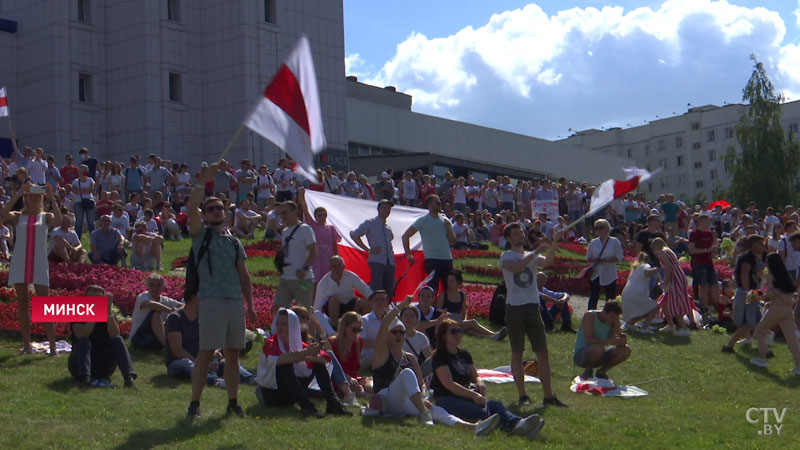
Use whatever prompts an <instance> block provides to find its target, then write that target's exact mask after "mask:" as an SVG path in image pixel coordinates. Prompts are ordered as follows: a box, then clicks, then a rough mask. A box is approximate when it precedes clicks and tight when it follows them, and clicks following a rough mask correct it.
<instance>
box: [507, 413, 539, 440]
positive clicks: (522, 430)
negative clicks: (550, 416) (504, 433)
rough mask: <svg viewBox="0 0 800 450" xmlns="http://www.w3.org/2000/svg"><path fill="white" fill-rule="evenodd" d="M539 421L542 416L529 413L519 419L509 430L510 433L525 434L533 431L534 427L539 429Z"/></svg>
mask: <svg viewBox="0 0 800 450" xmlns="http://www.w3.org/2000/svg"><path fill="white" fill-rule="evenodd" d="M541 422H542V418H541V417H539V415H538V414H533V415H530V416H528V417H526V418H524V419H520V420H519V422H517V424H516V425H515V426H514V428H513V429H512V430H511V433H512V434H516V435H517V436H527V435H528V433H530V432H531V431H534V430H535V429H536V428H539V429H541V427H539V424H540V423H541Z"/></svg>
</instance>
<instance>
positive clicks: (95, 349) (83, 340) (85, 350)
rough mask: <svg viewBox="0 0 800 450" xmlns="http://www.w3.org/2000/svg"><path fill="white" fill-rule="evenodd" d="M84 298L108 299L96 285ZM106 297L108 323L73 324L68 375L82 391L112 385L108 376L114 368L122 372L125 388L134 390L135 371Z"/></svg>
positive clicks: (109, 300) (109, 298)
mask: <svg viewBox="0 0 800 450" xmlns="http://www.w3.org/2000/svg"><path fill="white" fill-rule="evenodd" d="M86 295H87V296H91V297H107V296H108V295H107V294H106V291H105V289H103V288H102V287H100V286H97V285H91V286H89V287H88V288H86ZM111 306H112V302H111V297H108V321H106V322H73V323H72V324H71V325H70V331H71V332H72V352H70V354H69V360H68V361H67V365H68V368H69V373H70V375H72V377H73V378H75V379H76V380H78V382H80V383H81V385H82V386H83V387H85V388H88V387H108V386H111V381H110V380H109V378H111V375H112V374H113V373H114V370H116V368H117V367H119V370H120V372H122V378H123V379H124V380H125V387H133V386H134V380H136V369H135V368H134V367H133V359H131V355H130V353H128V347H126V346H125V341H124V340H123V339H122V336H120V335H119V324H118V323H117V319H116V317H115V315H114V313H113V309H112V307H111Z"/></svg>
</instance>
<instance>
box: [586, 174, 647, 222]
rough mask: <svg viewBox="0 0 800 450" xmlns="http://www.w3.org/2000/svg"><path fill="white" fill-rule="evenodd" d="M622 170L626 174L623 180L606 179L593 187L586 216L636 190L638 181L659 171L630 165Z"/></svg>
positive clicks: (644, 179)
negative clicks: (595, 187)
mask: <svg viewBox="0 0 800 450" xmlns="http://www.w3.org/2000/svg"><path fill="white" fill-rule="evenodd" d="M622 170H623V171H624V172H625V175H626V177H625V180H622V181H620V180H614V179H611V180H606V181H604V182H602V183H600V186H597V189H595V190H594V193H593V194H592V201H591V203H590V204H589V212H587V213H586V215H587V216H591V215H593V214H595V213H596V212H598V211H600V210H601V209H603V207H605V206H606V205H608V204H609V203H611V202H612V201H614V200H615V199H618V198H620V197H622V196H623V195H625V194H627V193H628V192H632V191H634V190H636V188H637V187H639V184H640V183H642V182H644V181H646V180H648V179H649V178H650V177H652V176H653V175H655V174H657V173H658V172H659V171H660V169H659V170H656V171H655V172H652V173H651V172H649V171H647V170H645V169H640V168H638V167H630V168H626V169H622Z"/></svg>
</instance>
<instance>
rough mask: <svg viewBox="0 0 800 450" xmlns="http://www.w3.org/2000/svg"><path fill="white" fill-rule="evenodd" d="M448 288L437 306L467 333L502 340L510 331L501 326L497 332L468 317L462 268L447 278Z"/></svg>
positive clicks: (440, 297)
mask: <svg viewBox="0 0 800 450" xmlns="http://www.w3.org/2000/svg"><path fill="white" fill-rule="evenodd" d="M445 280H446V282H447V289H444V290H443V291H442V293H441V295H439V300H438V301H437V302H436V308H437V309H440V310H444V311H445V312H446V313H447V314H449V317H450V318H451V319H453V320H455V321H456V322H458V323H459V326H460V327H461V329H462V330H464V332H465V333H467V334H469V335H471V336H475V337H480V338H486V339H494V340H495V341H501V340H503V339H504V338H505V337H506V334H508V332H507V331H506V329H505V328H501V329H500V330H498V331H497V332H494V331H492V330H489V329H487V328H485V327H484V326H483V325H481V324H480V323H478V321H476V320H474V319H469V318H467V293H466V292H465V291H464V290H463V289H462V288H463V287H464V277H463V276H462V275H461V271H460V270H451V271H450V273H448V274H447V277H446V278H445Z"/></svg>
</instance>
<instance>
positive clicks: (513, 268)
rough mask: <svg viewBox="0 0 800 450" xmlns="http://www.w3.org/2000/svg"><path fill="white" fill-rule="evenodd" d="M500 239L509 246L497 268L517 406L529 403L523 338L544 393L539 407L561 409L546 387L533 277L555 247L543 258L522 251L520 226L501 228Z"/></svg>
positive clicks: (547, 378)
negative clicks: (503, 296)
mask: <svg viewBox="0 0 800 450" xmlns="http://www.w3.org/2000/svg"><path fill="white" fill-rule="evenodd" d="M503 236H504V237H505V238H506V240H507V241H508V242H509V244H510V245H511V249H510V250H506V251H505V252H503V254H502V255H500V267H501V268H502V270H503V279H504V280H505V284H506V288H507V293H506V317H505V322H506V328H507V329H508V340H509V342H510V343H511V373H512V374H513V375H514V383H515V384H516V385H517V392H518V393H519V405H520V406H526V405H530V404H531V399H530V397H528V395H527V394H526V393H525V377H524V374H523V371H522V355H523V353H524V352H525V337H526V336H527V337H528V340H529V341H530V343H531V347H532V348H533V351H534V352H535V353H536V359H537V361H538V364H539V373H538V377H539V379H540V380H541V381H542V390H543V391H544V400H543V404H544V405H545V406H547V405H555V406H561V407H565V406H567V405H566V404H564V403H563V402H561V401H560V400H559V399H558V398H556V396H555V395H553V389H552V386H551V385H550V359H549V355H548V351H547V335H546V334H545V327H544V322H543V321H542V314H541V312H540V311H539V308H540V307H539V287H538V286H537V283H536V274H537V273H538V272H539V269H541V268H544V267H547V266H549V265H550V264H552V263H553V261H554V260H555V254H556V246H555V245H551V246H550V248H549V249H548V251H547V257H544V256H542V255H540V254H539V252H538V251H537V252H526V251H525V243H526V241H527V238H526V236H525V231H524V230H523V228H522V225H520V224H519V223H512V224H509V225H508V226H506V227H505V228H504V229H503ZM560 239H561V234H560V233H556V234H555V236H554V239H553V240H554V241H556V242H557V241H559V240H560Z"/></svg>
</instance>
